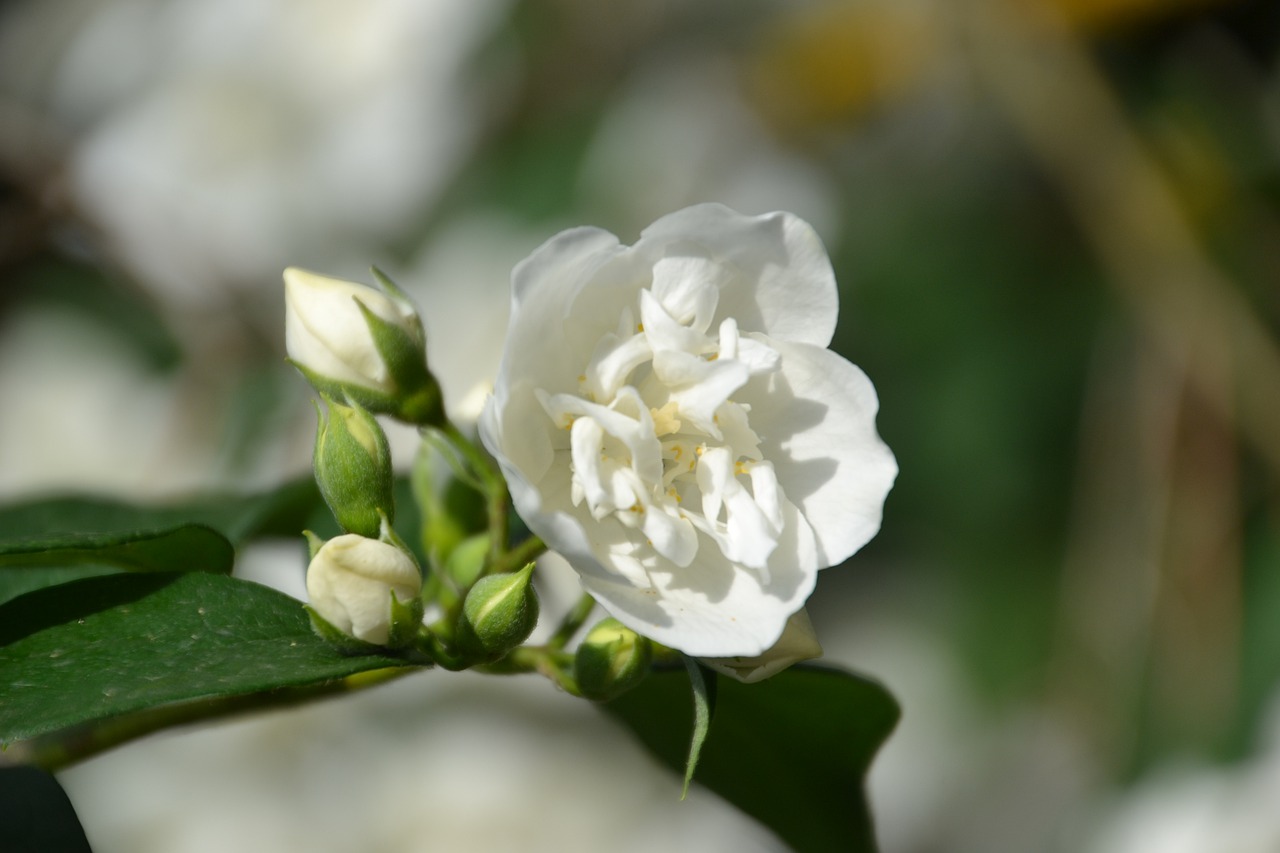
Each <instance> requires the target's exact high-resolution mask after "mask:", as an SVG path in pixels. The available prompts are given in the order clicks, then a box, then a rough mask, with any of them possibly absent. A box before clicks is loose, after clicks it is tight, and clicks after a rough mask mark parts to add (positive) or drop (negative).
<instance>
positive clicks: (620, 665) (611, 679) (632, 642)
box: [573, 618, 653, 702]
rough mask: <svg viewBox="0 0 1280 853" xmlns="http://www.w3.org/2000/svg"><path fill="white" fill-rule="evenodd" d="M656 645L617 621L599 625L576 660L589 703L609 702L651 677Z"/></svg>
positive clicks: (583, 689) (584, 641)
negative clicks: (647, 676)
mask: <svg viewBox="0 0 1280 853" xmlns="http://www.w3.org/2000/svg"><path fill="white" fill-rule="evenodd" d="M652 660H653V643H651V642H650V641H649V638H648V637H642V636H640V635H639V634H637V633H636V632H635V631H632V630H631V629H630V628H628V627H626V626H625V625H623V624H622V623H621V622H619V621H618V620H617V619H612V618H610V619H602V620H601V621H600V622H598V623H596V625H595V627H594V628H592V629H591V630H590V631H589V632H588V633H587V636H586V637H585V638H584V639H583V641H582V644H581V645H580V646H578V653H577V655H576V656H575V657H574V662H573V669H574V674H575V675H576V676H577V679H578V689H579V690H581V691H582V695H583V696H585V697H587V698H588V699H595V700H597V701H601V702H604V701H607V700H609V699H613V698H614V697H615V696H621V695H622V694H623V693H626V692H627V691H628V690H630V689H631V688H632V687H635V686H636V685H637V684H639V683H640V682H641V681H643V680H644V677H645V676H646V675H648V674H649V664H650V663H651V662H652Z"/></svg>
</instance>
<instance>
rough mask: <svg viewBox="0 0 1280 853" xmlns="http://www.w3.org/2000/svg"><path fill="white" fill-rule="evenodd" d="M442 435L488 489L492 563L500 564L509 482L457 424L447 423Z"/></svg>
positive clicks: (503, 547)
mask: <svg viewBox="0 0 1280 853" xmlns="http://www.w3.org/2000/svg"><path fill="white" fill-rule="evenodd" d="M440 431H441V432H443V433H444V435H445V437H446V438H448V439H449V443H450V444H452V445H453V446H454V447H455V448H457V450H458V452H459V453H461V454H462V456H463V458H464V459H465V460H466V461H467V464H468V465H470V466H471V470H472V472H473V473H474V474H475V475H476V476H477V477H479V478H480V483H481V484H482V485H483V486H484V493H485V500H486V502H487V507H486V509H487V512H488V516H489V562H490V563H496V562H498V560H499V559H500V558H501V557H502V554H503V553H504V552H505V551H506V550H507V481H506V480H505V479H503V477H502V472H501V471H499V470H498V467H497V465H495V464H494V462H493V459H491V458H490V457H489V456H488V454H486V453H485V452H484V451H483V450H481V449H480V447H479V445H477V444H476V443H475V442H474V441H472V440H471V439H469V438H467V437H466V436H465V435H463V434H462V430H460V429H458V427H457V425H456V424H454V423H453V421H450V420H447V419H446V420H445V422H444V424H443V425H441V427H440Z"/></svg>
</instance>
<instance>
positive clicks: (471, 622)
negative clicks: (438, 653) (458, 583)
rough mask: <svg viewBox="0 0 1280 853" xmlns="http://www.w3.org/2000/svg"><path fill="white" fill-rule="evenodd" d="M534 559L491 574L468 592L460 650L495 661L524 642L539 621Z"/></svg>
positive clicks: (460, 627)
mask: <svg viewBox="0 0 1280 853" xmlns="http://www.w3.org/2000/svg"><path fill="white" fill-rule="evenodd" d="M533 566H534V564H533V563H529V564H528V565H526V566H525V567H524V568H523V569H521V570H520V571H518V572H510V573H508V574H502V575H488V576H486V577H483V578H481V579H480V580H479V581H477V582H476V584H475V585H474V586H472V587H471V590H470V591H469V592H468V593H467V597H466V600H465V601H464V602H463V604H462V614H461V615H460V616H459V618H458V628H457V646H458V650H459V651H460V652H461V653H462V654H463V655H464V656H465V657H466V658H468V659H469V660H472V661H474V662H476V663H491V662H493V661H496V660H498V659H499V658H501V657H502V656H503V655H505V654H506V653H507V652H509V651H511V650H512V649H514V648H515V647H516V646H518V645H520V644H521V643H523V642H524V641H525V640H526V639H528V638H529V635H530V634H531V633H533V629H534V627H535V626H536V625H537V624H538V594H537V592H536V591H535V590H534V588H533V584H532V583H530V580H531V578H532V576H533Z"/></svg>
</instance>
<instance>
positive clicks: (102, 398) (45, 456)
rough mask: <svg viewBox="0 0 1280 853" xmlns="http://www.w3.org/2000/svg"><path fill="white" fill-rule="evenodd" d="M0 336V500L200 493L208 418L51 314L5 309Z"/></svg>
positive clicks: (118, 349) (207, 468) (101, 335)
mask: <svg viewBox="0 0 1280 853" xmlns="http://www.w3.org/2000/svg"><path fill="white" fill-rule="evenodd" d="M6 319H7V321H8V322H6V323H5V325H4V334H3V335H0V400H3V401H4V405H2V406H0V435H3V436H4V441H0V498H4V499H6V500H9V499H18V498H19V496H30V495H31V494H33V493H36V494H38V493H48V492H53V491H62V490H70V491H77V492H83V491H93V492H102V493H115V494H120V493H124V494H129V495H132V496H135V497H138V498H156V497H160V496H169V495H173V494H174V493H178V492H182V491H184V490H192V489H196V488H199V487H207V486H208V484H209V482H210V480H211V479H212V478H213V477H214V476H215V473H214V472H215V471H217V458H216V455H215V454H214V452H213V451H212V444H213V443H212V442H199V441H193V440H192V437H193V436H195V435H203V436H206V437H207V432H206V431H207V430H208V420H209V418H208V413H207V412H205V411H202V410H201V408H200V407H199V406H197V405H193V404H192V403H191V401H190V400H188V399H184V397H183V396H182V394H183V392H184V391H185V390H187V389H185V388H184V387H183V385H182V377H181V376H177V377H174V376H168V375H160V374H158V373H157V372H156V371H155V370H154V369H152V368H150V367H149V366H148V365H146V364H145V363H144V362H143V360H142V359H141V358H140V357H139V356H138V354H137V353H136V352H135V351H133V350H131V349H130V348H129V347H128V346H127V345H126V344H125V343H124V342H123V341H121V340H120V338H119V337H118V336H115V335H113V334H111V333H110V332H108V331H105V330H104V329H102V328H101V327H100V326H98V325H97V324H95V323H94V322H93V321H91V320H89V319H87V318H84V317H81V316H78V315H76V314H74V313H71V312H67V311H62V310H58V309H56V308H37V307H31V308H27V309H25V310H21V311H14V312H12V313H11V314H10V315H9V316H8V317H7V318H6Z"/></svg>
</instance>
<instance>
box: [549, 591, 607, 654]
mask: <svg viewBox="0 0 1280 853" xmlns="http://www.w3.org/2000/svg"><path fill="white" fill-rule="evenodd" d="M595 607H596V600H595V599H594V598H592V597H591V596H590V595H587V594H586V593H583V594H582V598H579V599H578V603H577V604H575V605H573V609H572V610H570V611H569V612H568V613H566V614H565V615H564V619H562V620H560V627H559V628H557V629H556V632H555V633H554V634H552V635H551V639H550V640H547V648H548V649H552V650H554V651H560V650H561V649H563V648H564V647H565V645H566V644H567V643H568V642H569V641H570V640H572V639H573V635H574V634H576V633H578V631H579V630H581V628H582V626H583V624H585V623H586V621H587V619H588V618H589V617H590V616H591V611H592V610H595Z"/></svg>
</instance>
